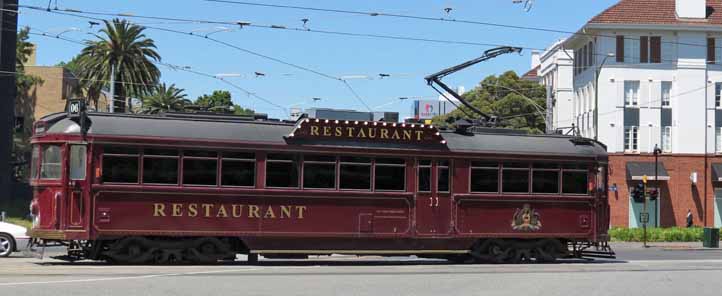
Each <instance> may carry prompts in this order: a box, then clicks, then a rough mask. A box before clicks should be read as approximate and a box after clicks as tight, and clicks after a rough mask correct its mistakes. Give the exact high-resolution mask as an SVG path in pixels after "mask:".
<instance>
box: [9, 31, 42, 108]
mask: <svg viewBox="0 0 722 296" xmlns="http://www.w3.org/2000/svg"><path fill="white" fill-rule="evenodd" d="M29 33H30V28H29V27H24V28H22V29H20V31H19V32H18V35H17V40H16V42H15V71H16V72H18V74H17V76H16V80H15V84H16V85H17V88H18V94H24V93H25V92H27V91H28V90H29V89H30V88H31V87H33V86H34V85H36V84H42V83H43V80H42V79H41V78H40V77H37V76H33V75H27V74H25V63H27V62H28V59H29V58H30V55H31V54H32V53H33V47H35V45H33V44H32V43H30V42H28V39H30V36H29Z"/></svg>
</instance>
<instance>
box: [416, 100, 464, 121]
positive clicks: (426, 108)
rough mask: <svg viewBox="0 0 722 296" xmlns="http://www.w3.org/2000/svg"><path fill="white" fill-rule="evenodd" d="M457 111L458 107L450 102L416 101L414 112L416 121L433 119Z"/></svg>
mask: <svg viewBox="0 0 722 296" xmlns="http://www.w3.org/2000/svg"><path fill="white" fill-rule="evenodd" d="M455 109H456V106H454V105H453V104H451V103H450V102H448V101H437V100H416V101H414V105H413V110H412V112H413V114H414V118H415V119H431V118H432V117H434V116H438V115H444V114H447V113H449V112H451V111H454V110H455Z"/></svg>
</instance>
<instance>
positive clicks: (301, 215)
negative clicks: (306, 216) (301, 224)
mask: <svg viewBox="0 0 722 296" xmlns="http://www.w3.org/2000/svg"><path fill="white" fill-rule="evenodd" d="M296 210H298V217H297V218H298V219H303V211H305V210H306V206H297V207H296Z"/></svg>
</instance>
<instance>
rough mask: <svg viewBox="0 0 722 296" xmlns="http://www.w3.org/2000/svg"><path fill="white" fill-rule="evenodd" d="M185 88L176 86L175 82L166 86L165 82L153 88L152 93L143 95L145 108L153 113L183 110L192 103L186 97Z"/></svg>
mask: <svg viewBox="0 0 722 296" xmlns="http://www.w3.org/2000/svg"><path fill="white" fill-rule="evenodd" d="M184 91H185V90H184V89H182V88H176V87H175V84H171V85H170V86H166V84H165V83H162V84H159V85H157V86H156V87H155V88H153V91H152V93H151V94H149V95H147V96H145V97H143V110H145V111H147V112H151V113H156V112H159V111H183V108H184V107H185V106H186V105H189V104H190V103H191V101H190V100H188V99H186V98H185V97H186V94H184V93H183V92H184Z"/></svg>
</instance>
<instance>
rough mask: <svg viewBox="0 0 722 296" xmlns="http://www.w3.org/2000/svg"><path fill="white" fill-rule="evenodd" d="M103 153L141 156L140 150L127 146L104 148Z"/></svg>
mask: <svg viewBox="0 0 722 296" xmlns="http://www.w3.org/2000/svg"><path fill="white" fill-rule="evenodd" d="M103 153H105V154H125V155H130V154H139V149H138V148H136V147H126V146H104V147H103Z"/></svg>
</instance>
